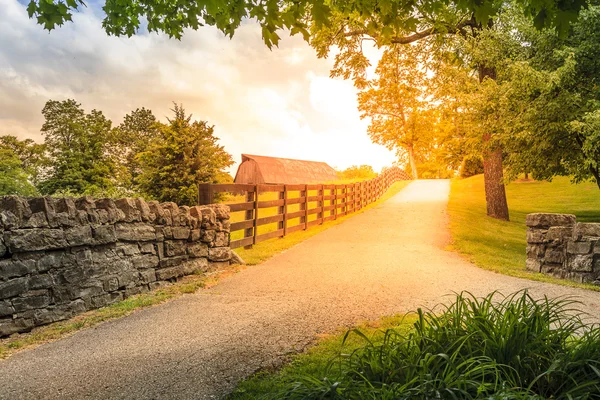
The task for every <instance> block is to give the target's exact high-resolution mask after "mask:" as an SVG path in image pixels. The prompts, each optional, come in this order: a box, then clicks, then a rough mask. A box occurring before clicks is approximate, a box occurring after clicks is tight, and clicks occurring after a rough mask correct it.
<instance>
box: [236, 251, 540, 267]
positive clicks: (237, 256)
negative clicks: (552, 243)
mask: <svg viewBox="0 0 600 400" xmlns="http://www.w3.org/2000/svg"><path fill="white" fill-rule="evenodd" d="M542 254H543V253H542ZM528 257H529V255H528ZM230 262H231V264H237V265H246V262H245V261H244V260H243V259H242V257H240V256H239V255H238V254H237V253H236V252H235V251H233V250H231V261H230Z"/></svg>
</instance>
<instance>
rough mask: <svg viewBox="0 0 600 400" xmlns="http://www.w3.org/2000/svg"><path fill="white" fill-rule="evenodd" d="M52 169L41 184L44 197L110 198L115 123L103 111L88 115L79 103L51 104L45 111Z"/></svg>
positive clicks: (113, 166) (46, 136)
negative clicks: (108, 196)
mask: <svg viewBox="0 0 600 400" xmlns="http://www.w3.org/2000/svg"><path fill="white" fill-rule="evenodd" d="M42 114H43V115H44V118H45V122H44V124H43V126H42V129H41V131H42V134H43V135H44V137H45V138H44V139H45V145H46V148H47V151H48V156H49V159H50V160H51V163H52V165H51V167H50V169H49V171H48V174H47V176H46V177H45V179H44V180H42V181H41V182H40V183H39V189H40V191H41V192H42V193H43V194H56V193H70V194H91V195H100V194H107V193H108V192H110V191H111V190H113V189H114V188H115V178H114V176H115V163H114V161H113V160H112V159H111V157H110V154H109V148H110V146H111V138H112V136H111V126H112V122H111V121H110V120H109V119H107V118H106V117H105V116H104V115H103V114H102V112H101V111H97V110H92V111H91V112H90V113H89V114H86V113H85V112H84V110H83V109H82V108H81V105H80V104H79V103H77V102H76V101H75V100H71V99H69V100H65V101H55V100H49V101H48V102H47V103H46V105H45V106H44V108H43V110H42Z"/></svg>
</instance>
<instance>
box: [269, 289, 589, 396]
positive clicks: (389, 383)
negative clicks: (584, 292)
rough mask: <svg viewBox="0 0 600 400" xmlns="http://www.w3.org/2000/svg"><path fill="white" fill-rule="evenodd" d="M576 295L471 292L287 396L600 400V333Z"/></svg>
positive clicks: (307, 379) (337, 362)
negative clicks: (588, 322) (578, 305)
mask: <svg viewBox="0 0 600 400" xmlns="http://www.w3.org/2000/svg"><path fill="white" fill-rule="evenodd" d="M574 307H576V302H575V301H572V300H569V299H549V298H547V297H544V298H541V299H534V298H533V297H532V296H531V295H530V294H529V293H528V292H527V291H521V292H517V293H514V294H512V295H509V296H506V297H503V296H501V295H500V294H498V293H492V294H490V295H488V296H486V297H484V298H476V297H474V296H472V295H470V294H468V293H461V294H458V295H457V296H456V300H455V301H454V302H453V303H452V304H450V305H448V306H443V307H442V310H441V311H438V312H432V311H428V312H425V311H423V310H421V309H419V310H418V312H417V315H418V317H417V321H416V322H415V323H414V324H413V329H412V330H411V331H409V332H408V334H407V333H405V332H404V331H400V330H396V329H394V328H390V329H387V330H386V331H385V333H384V335H383V338H382V339H381V340H379V341H372V340H371V339H369V338H368V337H367V336H366V335H365V334H363V333H362V332H361V331H360V330H353V331H350V332H348V333H346V335H345V336H344V341H346V340H348V338H350V337H351V336H352V335H357V336H358V337H360V338H362V339H364V342H365V344H364V345H363V346H361V347H359V348H358V349H355V350H352V351H350V352H343V353H342V354H340V355H339V356H338V357H337V358H336V359H334V360H332V362H331V363H330V364H329V370H328V371H327V373H326V374H325V376H322V375H321V376H315V375H304V376H301V377H300V378H299V379H297V380H296V382H293V383H291V384H289V385H288V386H287V387H286V388H284V389H283V390H281V391H279V392H278V393H273V394H268V395H265V396H264V398H273V399H275V398H277V399H325V398H327V399H465V400H466V399H540V400H541V399H549V398H552V399H565V400H566V399H598V398H600V329H599V328H597V327H592V326H589V325H586V324H585V323H584V322H583V320H582V318H581V316H580V314H578V313H576V312H574V311H573V309H574Z"/></svg>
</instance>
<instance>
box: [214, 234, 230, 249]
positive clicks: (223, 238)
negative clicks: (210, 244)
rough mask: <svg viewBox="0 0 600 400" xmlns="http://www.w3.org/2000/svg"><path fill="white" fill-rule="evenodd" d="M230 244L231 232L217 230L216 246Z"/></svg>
mask: <svg viewBox="0 0 600 400" xmlns="http://www.w3.org/2000/svg"><path fill="white" fill-rule="evenodd" d="M227 246H229V233H228V232H217V234H216V236H215V242H214V247H227Z"/></svg>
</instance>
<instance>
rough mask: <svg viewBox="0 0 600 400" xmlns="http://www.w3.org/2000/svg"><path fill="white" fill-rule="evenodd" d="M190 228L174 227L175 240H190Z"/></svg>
mask: <svg viewBox="0 0 600 400" xmlns="http://www.w3.org/2000/svg"><path fill="white" fill-rule="evenodd" d="M190 231H191V230H190V228H187V227H185V226H174V227H173V239H182V240H187V239H189V238H190Z"/></svg>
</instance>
